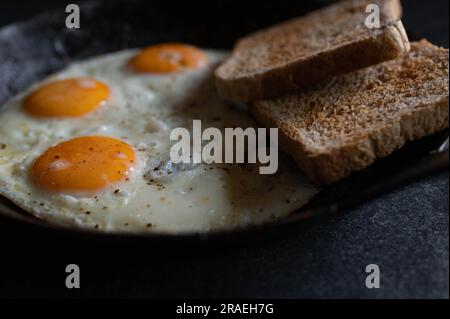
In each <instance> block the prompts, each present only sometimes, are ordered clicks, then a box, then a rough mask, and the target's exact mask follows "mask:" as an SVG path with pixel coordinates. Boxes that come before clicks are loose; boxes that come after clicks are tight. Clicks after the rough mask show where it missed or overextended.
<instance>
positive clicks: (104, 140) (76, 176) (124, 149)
mask: <svg viewBox="0 0 450 319" xmlns="http://www.w3.org/2000/svg"><path fill="white" fill-rule="evenodd" d="M135 162H136V159H135V153H134V150H133V148H132V147H131V146H130V145H128V144H127V143H125V142H123V141H121V140H118V139H115V138H111V137H106V136H83V137H77V138H74V139H71V140H68V141H66V142H62V143H60V144H58V145H56V146H53V147H51V148H49V149H48V150H47V151H46V152H45V153H44V154H42V155H41V156H40V157H39V158H38V159H37V160H36V161H35V162H34V163H33V165H32V167H31V170H30V175H31V178H32V180H33V182H34V183H35V184H36V185H37V186H39V187H40V188H42V189H45V190H48V191H57V192H96V191H100V190H102V189H105V188H106V187H108V186H110V185H112V184H115V183H117V182H120V181H122V180H125V179H126V178H127V176H128V175H129V173H130V169H131V168H132V167H133V166H134V165H135Z"/></svg>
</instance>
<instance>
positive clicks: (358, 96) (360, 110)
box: [250, 40, 449, 184]
mask: <svg viewBox="0 0 450 319" xmlns="http://www.w3.org/2000/svg"><path fill="white" fill-rule="evenodd" d="M448 58H449V56H448V49H443V48H439V47H436V46H434V45H432V44H431V43H429V42H427V41H425V40H422V41H420V42H414V43H412V49H411V51H410V52H409V53H407V54H405V55H404V56H402V57H401V58H398V59H396V60H392V61H389V62H384V63H382V64H379V65H376V66H372V67H369V68H366V69H363V70H359V71H355V72H353V73H349V74H346V75H341V76H337V77H334V78H333V79H331V80H328V81H325V82H324V83H323V84H320V85H318V86H317V87H316V89H315V90H310V91H307V92H303V93H301V94H299V95H294V96H287V97H284V98H279V99H275V100H267V101H260V102H255V103H253V104H251V105H250V109H251V111H252V113H253V114H254V115H255V117H256V118H257V119H258V120H259V121H260V122H261V123H263V124H264V125H266V126H268V127H278V128H279V134H280V140H281V145H282V147H283V148H284V150H286V152H288V153H290V154H291V155H292V156H293V157H294V158H295V160H296V161H297V163H298V164H299V166H300V167H301V168H302V169H303V171H304V172H305V173H306V175H307V176H308V177H309V179H311V181H313V182H314V183H316V184H329V183H332V182H335V181H337V180H339V179H341V178H343V177H345V176H347V175H349V174H350V173H351V172H352V171H357V170H360V169H362V168H364V167H366V166H369V165H370V164H372V163H373V162H374V161H375V159H376V158H379V157H384V156H387V155H389V154H390V153H392V152H393V151H394V150H395V149H398V148H400V147H402V146H403V145H404V144H405V142H407V141H411V140H415V139H419V138H421V137H424V136H426V135H429V134H433V133H435V132H438V131H441V130H444V129H445V128H448V125H449V123H448V120H449V119H448V107H449V105H448V98H449V96H448V86H449V78H448V77H449V62H448Z"/></svg>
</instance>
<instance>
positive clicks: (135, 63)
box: [129, 43, 208, 73]
mask: <svg viewBox="0 0 450 319" xmlns="http://www.w3.org/2000/svg"><path fill="white" fill-rule="evenodd" d="M207 62H208V58H207V57H206V55H205V54H204V53H203V52H202V51H201V50H199V49H198V48H196V47H194V46H191V45H186V44H180V43H167V44H158V45H154V46H150V47H148V48H146V49H143V50H142V51H141V52H139V53H138V54H137V55H135V56H134V57H133V58H132V59H131V60H130V61H129V66H130V68H131V69H133V70H134V71H135V72H139V73H175V72H180V71H183V70H186V69H198V68H201V67H203V66H205V65H206V63H207Z"/></svg>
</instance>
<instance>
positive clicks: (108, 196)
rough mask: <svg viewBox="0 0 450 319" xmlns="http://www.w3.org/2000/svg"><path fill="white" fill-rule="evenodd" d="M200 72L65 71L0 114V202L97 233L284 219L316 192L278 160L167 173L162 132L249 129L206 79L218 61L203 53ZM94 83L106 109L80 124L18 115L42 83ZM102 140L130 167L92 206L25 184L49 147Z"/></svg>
mask: <svg viewBox="0 0 450 319" xmlns="http://www.w3.org/2000/svg"><path fill="white" fill-rule="evenodd" d="M205 52H206V53H207V55H208V57H209V61H210V62H209V64H208V65H207V66H206V67H205V68H202V69H199V70H192V71H187V72H183V73H177V74H171V75H148V74H135V73H133V72H131V71H129V70H128V69H127V68H126V63H127V61H128V60H129V58H130V57H131V56H133V55H134V54H135V53H136V50H126V51H122V52H117V53H113V54H108V55H104V56H99V57H96V58H93V59H89V60H86V61H83V62H78V63H74V64H72V65H71V66H70V67H68V68H67V69H65V70H63V71H61V72H59V73H57V74H55V75H52V76H50V77H48V78H47V79H45V80H43V81H42V82H39V83H37V84H36V85H33V86H32V87H30V88H29V89H28V90H26V91H25V92H23V93H21V94H19V95H18V96H16V97H15V98H13V99H12V100H10V101H9V102H7V103H6V104H5V105H4V106H3V107H2V108H0V146H1V145H3V146H2V147H0V194H2V195H3V196H5V197H7V198H8V199H10V200H12V201H13V202H15V203H16V204H17V205H19V206H20V207H22V208H24V209H25V210H26V211H28V212H30V213H32V214H33V215H35V216H36V217H38V218H41V219H44V220H47V221H48V222H53V223H59V224H65V225H70V226H75V227H87V228H93V229H98V230H100V231H105V232H135V233H136V232H138V233H141V232H162V233H185V232H208V231H212V230H219V229H231V228H236V227H245V226H248V225H255V224H256V225H258V224H262V223H266V222H269V221H271V220H274V219H278V218H282V217H285V216H287V215H288V214H289V213H291V212H292V211H294V210H295V209H297V208H299V207H301V206H302V205H304V204H305V203H306V202H307V201H308V200H309V199H310V198H311V197H312V196H314V195H315V194H316V193H317V189H316V188H315V187H313V186H312V185H311V184H309V183H308V182H307V181H306V180H305V178H304V177H303V176H302V174H301V173H299V172H298V170H297V169H296V167H295V165H294V164H293V163H292V162H291V160H289V159H288V158H286V157H285V156H284V155H282V154H280V158H279V162H280V164H279V170H278V173H276V174H275V175H259V173H258V166H257V165H253V164H249V165H230V164H227V165H225V164H222V165H218V164H213V165H206V164H199V165H186V164H185V165H174V164H173V163H172V162H171V161H170V159H169V152H170V147H171V146H172V144H173V142H171V141H170V140H169V135H170V131H171V129H172V128H174V127H180V126H181V127H186V128H190V127H191V125H192V120H193V119H201V120H202V125H203V127H204V128H205V127H209V126H212V127H218V128H225V127H233V126H238V127H243V128H246V127H256V124H255V123H254V122H253V120H252V119H251V118H250V117H249V116H248V114H247V113H246V112H245V111H244V110H241V109H239V108H237V107H235V106H232V105H230V104H228V103H226V102H224V101H222V100H221V99H219V97H218V96H217V95H216V92H215V89H214V85H213V81H212V72H213V70H214V68H215V67H216V66H217V64H218V63H220V61H221V60H222V59H223V58H224V57H225V55H226V53H224V52H219V51H213V50H205ZM77 76H83V77H86V76H87V77H93V78H96V79H97V80H100V81H102V82H104V83H105V84H107V85H108V86H109V88H110V91H111V97H110V99H109V100H108V102H107V103H106V104H105V105H103V106H101V107H100V108H99V109H97V110H96V111H94V112H92V113H90V114H88V115H86V116H84V117H80V118H58V119H36V118H33V117H30V116H29V115H27V114H25V113H24V112H23V111H22V109H21V104H22V101H23V99H24V97H25V96H26V95H27V94H29V93H30V92H31V91H32V90H34V89H36V88H37V87H39V86H41V85H42V84H43V83H46V82H50V81H54V80H60V79H65V78H71V77H77ZM85 135H105V136H111V137H116V138H119V139H122V140H124V141H125V142H127V143H129V144H130V145H131V146H133V147H134V149H135V151H136V155H137V158H138V164H137V166H136V167H135V168H134V171H133V173H132V174H131V176H130V178H129V180H128V181H126V182H123V183H120V184H118V185H111V186H110V187H109V188H108V189H107V190H105V191H103V192H100V193H98V194H96V195H92V196H73V195H67V194H61V193H48V192H44V191H42V190H40V189H38V188H37V187H35V186H34V185H33V184H32V183H31V181H30V179H29V176H28V170H29V168H30V166H31V165H32V163H33V161H34V160H35V159H36V158H37V157H39V156H40V155H41V154H42V153H44V152H45V150H47V149H48V148H49V147H51V146H53V145H56V144H58V143H59V142H61V141H65V140H69V139H71V138H74V137H77V136H85Z"/></svg>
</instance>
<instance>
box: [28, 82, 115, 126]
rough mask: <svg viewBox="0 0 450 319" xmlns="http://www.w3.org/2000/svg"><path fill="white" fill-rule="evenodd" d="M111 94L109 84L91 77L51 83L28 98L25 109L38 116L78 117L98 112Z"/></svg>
mask: <svg viewBox="0 0 450 319" xmlns="http://www.w3.org/2000/svg"><path fill="white" fill-rule="evenodd" d="M108 97H109V88H108V86H107V85H106V84H104V83H102V82H100V81H97V80H95V79H91V78H73V79H66V80H61V81H56V82H51V83H48V84H45V85H44V86H42V87H40V88H39V89H37V90H36V91H34V92H32V93H31V94H30V95H29V96H28V97H26V99H25V101H24V103H23V109H24V111H25V112H27V113H28V114H30V115H32V116H35V117H77V116H82V115H85V114H87V113H89V112H92V111H94V110H95V109H97V108H98V107H99V106H100V105H102V104H103V103H104V102H106V100H107V99H108Z"/></svg>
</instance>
